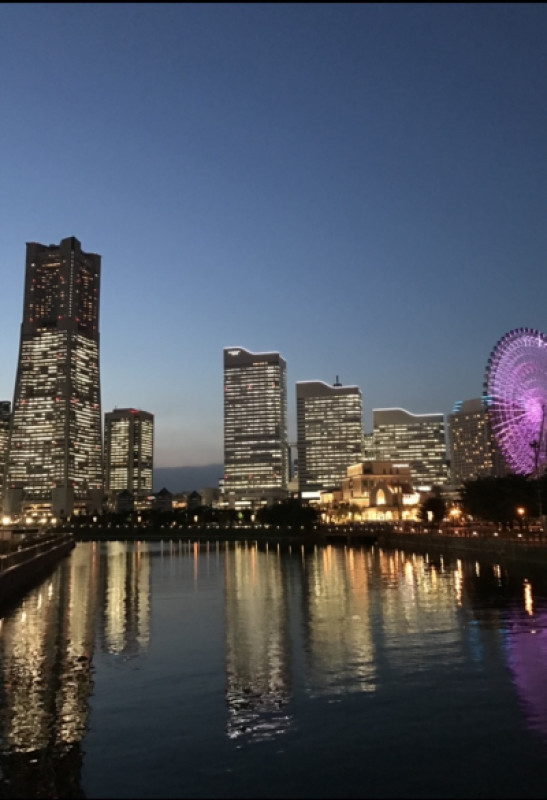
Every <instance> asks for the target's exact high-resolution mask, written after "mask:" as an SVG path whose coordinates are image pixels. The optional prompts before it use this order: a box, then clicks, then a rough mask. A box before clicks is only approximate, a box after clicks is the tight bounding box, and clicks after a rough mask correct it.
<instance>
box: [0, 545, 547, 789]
mask: <svg viewBox="0 0 547 800" xmlns="http://www.w3.org/2000/svg"><path fill="white" fill-rule="evenodd" d="M0 769H1V776H0V785H1V787H2V795H3V796H5V797H53V796H57V797H88V798H95V797H97V798H103V797H104V798H107V797H114V798H131V797H150V798H152V797H160V798H167V797H219V798H220V797H367V796H368V797H544V796H545V793H546V790H547V582H546V581H545V577H544V576H543V574H542V572H541V571H539V570H538V571H534V570H531V569H528V570H526V569H523V568H522V567H514V568H512V567H503V568H502V567H501V566H500V565H499V564H496V563H492V562H489V561H480V562H476V561H463V562H462V561H460V560H456V559H453V558H451V559H448V558H444V559H443V558H442V557H439V556H433V555H431V556H421V555H415V554H412V553H404V552H402V551H385V550H381V549H379V548H378V547H371V548H360V547H354V548H343V547H318V548H309V549H304V548H301V547H292V549H287V548H286V547H284V548H278V547H276V546H274V547H272V546H271V545H270V546H269V547H266V546H264V545H261V546H258V545H256V544H255V543H253V542H250V543H248V544H244V543H241V544H233V543H232V544H228V543H210V544H208V545H205V544H202V545H201V546H200V545H199V544H197V543H193V542H190V541H184V542H179V541H167V540H165V541H163V542H132V543H129V542H104V543H93V542H89V543H79V544H78V545H77V546H76V548H75V550H74V551H73V552H72V554H71V555H70V556H69V557H68V558H67V559H65V561H63V562H62V563H61V564H60V565H59V567H58V568H57V569H56V571H55V572H54V573H53V574H52V575H51V576H50V577H48V578H47V579H46V580H45V581H44V583H43V584H41V585H40V586H39V587H37V588H36V589H34V590H33V591H31V592H30V593H29V594H28V595H27V596H26V597H25V598H24V600H23V601H22V602H21V603H20V604H19V605H17V606H16V607H14V608H13V610H12V611H10V612H9V613H7V614H6V616H5V617H4V619H3V620H2V623H1V628H0Z"/></svg>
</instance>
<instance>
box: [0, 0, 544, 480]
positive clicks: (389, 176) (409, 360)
mask: <svg viewBox="0 0 547 800" xmlns="http://www.w3.org/2000/svg"><path fill="white" fill-rule="evenodd" d="M0 75H1V81H0V101H1V115H0V146H1V152H2V167H1V170H0V191H1V198H2V205H1V213H0V236H1V243H2V247H1V250H0V337H1V339H0V340H1V343H2V347H1V355H0V399H6V400H12V399H13V388H14V381H15V371H16V363H17V353H18V347H19V333H20V323H21V315H22V304H23V287H24V268H25V243H26V242H28V241H38V242H42V243H43V244H49V243H58V242H59V241H60V240H61V239H62V238H65V237H67V236H76V237H77V238H78V239H80V241H81V243H82V247H83V249H84V250H86V251H88V252H96V253H99V254H100V255H101V256H102V289H101V322H100V330H101V370H102V372H101V375H102V378H101V380H102V402H103V411H109V410H111V409H113V408H114V407H115V406H118V407H125V406H133V407H136V408H141V409H144V410H146V411H150V412H152V413H154V414H155V419H156V452H155V464H156V466H158V467H166V466H180V465H192V466H194V465H195V466H197V465H203V464H208V463H212V462H222V460H223V452H222V451H223V443H222V442H223V406H222V403H223V391H222V383H223V381H222V350H223V348H224V347H228V346H240V347H245V348H247V349H249V350H252V351H264V350H275V351H279V352H280V353H281V355H282V356H283V357H284V358H285V359H286V361H287V373H288V401H289V434H290V436H291V438H295V435H296V433H295V431H296V425H295V383H296V381H300V380H323V381H326V382H327V383H333V382H334V381H335V378H336V375H338V376H339V377H340V381H341V382H342V383H343V384H352V385H358V386H359V387H360V389H361V392H362V394H363V407H364V423H365V430H367V431H370V430H371V429H372V409H373V408H380V407H388V406H400V407H403V408H406V409H407V410H409V411H411V412H413V413H431V412H444V413H449V412H450V411H451V409H452V406H453V404H454V401H456V400H459V399H461V400H465V399H469V398H471V397H477V396H479V395H480V394H481V392H482V382H483V377H484V370H485V366H486V361H487V359H488V356H489V354H490V351H491V350H492V348H493V347H494V345H495V344H496V342H497V341H498V339H500V338H501V337H502V336H503V335H504V334H505V333H507V332H508V331H509V330H511V329H512V328H516V327H521V326H526V327H532V328H538V329H539V330H541V331H543V332H545V331H546V329H547V320H546V314H547V270H546V269H545V258H546V254H547V224H546V219H547V217H546V211H547V6H546V5H543V4H539V5H532V4H528V5H513V4H508V5H505V4H500V5H496V4H493V5H491V4H484V5H481V4H469V5H466V4H462V5H458V4H450V5H427V4H423V5H422V4H419V5H413V4H407V5H400V4H393V5H390V4H386V5H382V4H379V5H368V4H364V5H354V4H348V5H343V4H333V5H331V4H306V5H299V4H281V5H267V4H266V5H252V4H251V5H247V4H245V5H237V4H234V5H232V4H227V5H222V4H221V5H216V4H212V5H201V4H197V5H186V4H165V5H162V4H161V3H156V4H153V5H152V4H140V3H139V4H135V5H132V4H130V3H129V4H123V5H121V4H120V5H118V4H115V3H114V4H82V5H73V4H70V3H69V4H63V3H61V4H48V3H40V4H21V5H19V4H17V5H15V4H10V3H3V4H1V5H0Z"/></svg>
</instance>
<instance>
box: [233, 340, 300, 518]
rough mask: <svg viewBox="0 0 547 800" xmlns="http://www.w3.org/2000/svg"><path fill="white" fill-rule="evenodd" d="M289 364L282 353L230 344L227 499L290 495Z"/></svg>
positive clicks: (247, 502) (253, 502)
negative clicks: (266, 351) (288, 436)
mask: <svg viewBox="0 0 547 800" xmlns="http://www.w3.org/2000/svg"><path fill="white" fill-rule="evenodd" d="M288 460H289V446H288V440H287V365H286V363H285V360H284V359H283V358H282V357H281V356H280V355H279V353H252V352H250V351H249V350H245V349H243V348H242V347H227V348H225V349H224V499H225V502H227V503H228V504H229V505H230V506H231V507H234V508H235V507H237V506H250V507H255V506H257V505H259V504H260V503H262V502H273V501H275V500H278V499H283V498H285V497H286V496H287V482H288V472H289V470H288Z"/></svg>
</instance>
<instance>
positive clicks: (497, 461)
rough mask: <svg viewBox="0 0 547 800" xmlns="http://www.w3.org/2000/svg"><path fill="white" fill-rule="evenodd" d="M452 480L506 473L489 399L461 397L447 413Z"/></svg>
mask: <svg viewBox="0 0 547 800" xmlns="http://www.w3.org/2000/svg"><path fill="white" fill-rule="evenodd" d="M448 433H449V441H450V465H451V472H452V483H453V484H454V486H461V485H462V484H463V483H464V482H465V481H473V480H477V478H486V477H490V476H495V477H499V476H502V475H505V474H506V465H505V462H504V459H503V456H502V454H501V452H500V450H499V447H498V446H497V444H496V441H495V438H494V437H493V435H492V429H491V425H490V420H489V416H488V399H487V398H486V397H476V398H474V399H473V400H465V401H464V402H462V401H458V402H457V403H455V404H454V409H453V411H452V414H449V416H448Z"/></svg>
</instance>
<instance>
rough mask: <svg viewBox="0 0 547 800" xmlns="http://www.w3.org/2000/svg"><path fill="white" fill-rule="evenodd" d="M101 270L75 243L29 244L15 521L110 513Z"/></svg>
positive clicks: (16, 427)
mask: <svg viewBox="0 0 547 800" xmlns="http://www.w3.org/2000/svg"><path fill="white" fill-rule="evenodd" d="M100 271H101V257H100V256H99V255H96V254H95V253H84V252H83V251H82V249H81V245H80V242H79V241H78V240H77V239H76V238H74V237H70V238H68V239H63V240H62V241H61V243H60V244H59V245H43V244H38V243H36V242H30V243H28V244H27V254H26V277H25V295H24V303H23V322H22V325H21V342H20V348H19V360H18V365H17V376H16V381H15V393H14V400H13V412H12V424H11V432H10V442H9V449H8V463H7V479H6V491H5V499H4V509H5V511H6V513H8V514H17V513H21V512H26V513H28V512H30V511H33V510H34V511H41V512H47V511H50V512H51V513H53V515H54V516H66V515H69V514H72V513H73V511H74V510H79V509H81V510H85V511H89V512H93V511H100V509H101V506H102V489H103V478H102V472H103V468H102V437H101V421H102V420H101V390H100V376H99V289H100Z"/></svg>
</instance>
